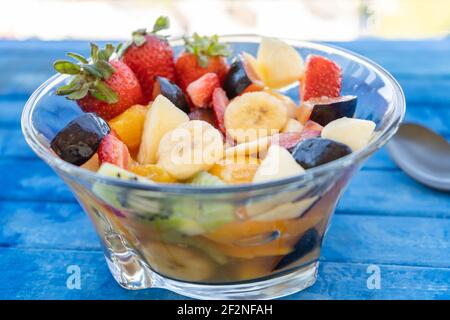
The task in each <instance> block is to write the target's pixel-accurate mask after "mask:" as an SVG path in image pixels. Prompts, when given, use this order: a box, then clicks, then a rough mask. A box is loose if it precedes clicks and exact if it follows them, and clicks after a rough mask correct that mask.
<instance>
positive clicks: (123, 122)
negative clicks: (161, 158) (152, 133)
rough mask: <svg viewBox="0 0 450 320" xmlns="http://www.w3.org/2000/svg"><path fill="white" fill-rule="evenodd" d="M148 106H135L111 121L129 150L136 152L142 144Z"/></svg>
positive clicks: (111, 124) (111, 125)
mask: <svg viewBox="0 0 450 320" xmlns="http://www.w3.org/2000/svg"><path fill="white" fill-rule="evenodd" d="M146 113H147V106H142V105H138V104H137V105H134V106H132V107H130V108H128V109H127V110H125V111H124V112H123V113H121V114H119V115H118V116H117V117H115V118H114V119H111V120H110V121H109V126H110V127H111V129H113V130H114V131H115V132H116V133H117V135H118V136H119V137H120V139H121V140H122V141H123V143H125V144H126V145H127V147H128V149H129V150H130V151H131V152H132V151H136V150H137V149H138V148H139V144H140V143H141V136H142V129H143V127H144V120H145V114H146Z"/></svg>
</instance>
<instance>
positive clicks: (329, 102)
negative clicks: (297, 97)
mask: <svg viewBox="0 0 450 320" xmlns="http://www.w3.org/2000/svg"><path fill="white" fill-rule="evenodd" d="M306 103H311V104H313V105H314V107H313V109H312V112H311V116H310V118H309V119H310V120H312V121H314V122H317V123H318V124H320V125H321V126H326V125H327V124H328V123H330V122H331V121H333V120H336V119H339V118H343V117H347V118H353V116H354V115H355V111H356V105H357V103H358V98H357V97H356V96H343V97H338V98H321V99H319V100H317V101H315V100H309V101H308V102H306Z"/></svg>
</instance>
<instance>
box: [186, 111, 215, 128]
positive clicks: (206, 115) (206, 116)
mask: <svg viewBox="0 0 450 320" xmlns="http://www.w3.org/2000/svg"><path fill="white" fill-rule="evenodd" d="M188 117H189V119H190V120H202V121H206V122H208V123H209V124H210V125H212V126H213V127H217V121H216V117H215V115H214V112H213V111H212V110H211V109H194V110H193V111H192V112H191V113H189V114H188Z"/></svg>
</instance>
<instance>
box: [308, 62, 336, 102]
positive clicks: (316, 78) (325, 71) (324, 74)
mask: <svg viewBox="0 0 450 320" xmlns="http://www.w3.org/2000/svg"><path fill="white" fill-rule="evenodd" d="M301 82H302V85H301V86H300V89H301V92H300V94H301V97H302V101H308V100H309V99H311V98H320V97H323V96H325V97H329V98H336V97H339V95H340V94H341V86H342V71H341V68H340V67H339V65H337V64H336V63H335V62H333V61H331V60H328V59H326V58H324V57H321V56H309V57H308V60H307V62H306V70H305V75H304V76H303V79H302V80H301Z"/></svg>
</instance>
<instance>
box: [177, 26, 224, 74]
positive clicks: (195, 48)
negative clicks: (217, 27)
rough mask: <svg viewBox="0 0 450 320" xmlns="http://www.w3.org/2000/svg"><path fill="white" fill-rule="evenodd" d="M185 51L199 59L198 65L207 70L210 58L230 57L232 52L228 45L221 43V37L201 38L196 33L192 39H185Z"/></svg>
mask: <svg viewBox="0 0 450 320" xmlns="http://www.w3.org/2000/svg"><path fill="white" fill-rule="evenodd" d="M184 43H185V50H186V52H189V53H191V54H193V55H195V56H196V57H197V61H198V64H199V65H200V66H201V67H203V68H206V67H207V66H208V61H209V57H217V56H221V57H228V56H230V54H231V51H230V49H229V47H228V45H226V44H223V43H220V42H219V36H218V35H216V34H215V35H213V36H211V37H208V36H200V35H199V34H198V33H196V32H195V33H194V34H193V35H192V37H190V38H188V37H184Z"/></svg>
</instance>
